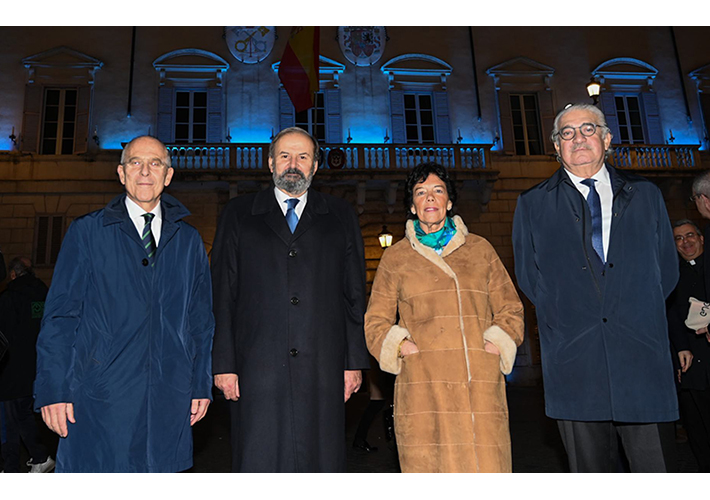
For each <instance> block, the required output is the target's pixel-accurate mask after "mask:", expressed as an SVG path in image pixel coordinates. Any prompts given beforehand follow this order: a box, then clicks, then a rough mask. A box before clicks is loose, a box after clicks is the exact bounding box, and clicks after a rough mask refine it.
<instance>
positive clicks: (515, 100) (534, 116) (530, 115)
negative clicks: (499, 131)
mask: <svg viewBox="0 0 710 500" xmlns="http://www.w3.org/2000/svg"><path fill="white" fill-rule="evenodd" d="M509 97H510V112H511V119H512V122H513V140H514V142H515V154H516V155H541V154H545V151H544V148H543V145H542V133H541V128H540V111H539V108H538V105H537V95H536V94H510V96H509Z"/></svg>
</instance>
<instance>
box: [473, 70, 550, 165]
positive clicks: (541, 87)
mask: <svg viewBox="0 0 710 500" xmlns="http://www.w3.org/2000/svg"><path fill="white" fill-rule="evenodd" d="M486 72H487V73H488V74H489V75H490V76H491V77H493V82H494V84H495V89H496V97H497V99H498V101H497V102H498V106H497V107H498V118H499V125H500V131H499V132H498V134H497V138H496V139H500V146H501V147H502V150H503V151H504V152H505V153H507V154H511V155H521V156H529V155H547V154H553V153H554V152H555V149H554V145H553V143H552V141H550V140H549V139H548V138H549V137H550V134H551V133H552V127H553V122H554V118H555V110H554V102H553V98H552V86H551V79H552V77H553V75H554V74H555V70H554V68H551V67H550V66H546V65H544V64H542V63H540V62H537V61H533V60H532V59H528V58H527V57H516V58H514V59H511V60H509V61H505V62H503V63H500V64H498V65H496V66H493V67H491V68H489V69H488V70H487V71H486ZM496 142H497V141H496Z"/></svg>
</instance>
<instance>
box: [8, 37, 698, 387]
mask: <svg viewBox="0 0 710 500" xmlns="http://www.w3.org/2000/svg"><path fill="white" fill-rule="evenodd" d="M290 32H291V27H270V26H266V27H263V26H262V27H137V28H132V27H80V28H72V27H54V28H52V27H41V28H40V27H36V28H33V27H12V28H3V29H2V30H0V47H1V48H0V88H1V89H2V90H1V91H0V92H1V93H0V96H1V98H0V248H2V250H3V252H4V253H5V254H6V255H7V256H9V257H10V258H11V256H14V255H29V256H32V258H33V259H34V261H35V262H36V265H37V269H38V275H39V276H40V277H41V278H43V279H45V280H47V281H51V275H52V270H53V264H54V262H55V261H56V256H57V253H58V251H59V247H60V244H61V239H62V236H63V234H64V232H65V231H66V229H67V227H68V226H69V224H70V223H71V221H72V219H73V218H75V217H77V216H79V215H82V214H84V213H87V212H89V211H92V210H96V209H99V208H102V207H103V206H104V205H105V204H106V203H107V202H108V201H109V200H110V199H111V198H113V197H114V196H115V195H116V194H117V193H120V192H121V191H122V186H121V185H120V183H119V182H118V179H117V175H116V167H117V164H118V161H119V158H120V150H121V147H122V146H121V145H122V144H124V143H126V142H127V141H129V140H130V139H131V138H133V137H135V136H137V135H142V134H150V135H154V136H156V137H158V138H160V139H161V140H163V141H164V142H165V143H166V144H168V146H169V149H170V151H171V155H172V161H173V166H174V167H175V168H176V174H175V177H174V180H173V183H172V185H171V186H170V187H169V192H171V193H172V194H174V195H175V196H177V197H178V198H179V199H180V200H181V201H183V202H184V203H185V204H186V206H187V207H188V209H190V210H191V212H192V214H193V215H191V216H190V217H189V219H188V220H189V222H190V223H192V224H193V225H195V226H196V227H197V228H198V229H199V231H200V233H201V235H202V238H203V240H204V242H205V247H206V248H207V250H208V251H209V250H210V249H211V245H212V240H213V238H214V233H215V229H216V224H217V217H218V215H219V213H220V211H221V209H222V207H223V206H224V204H225V203H226V202H227V201H228V200H229V198H230V197H233V196H236V195H238V194H241V193H246V192H251V191H254V190H258V189H261V188H263V187H264V186H267V185H268V183H269V182H270V174H269V171H268V168H267V163H266V161H267V151H268V149H267V147H268V143H269V141H270V139H271V137H273V135H275V134H276V133H277V132H278V131H279V130H280V129H282V128H284V127H287V126H294V125H296V126H300V127H303V128H306V129H307V130H309V131H310V132H312V133H314V134H315V135H316V136H317V137H318V138H319V140H320V142H321V145H322V161H321V169H320V170H319V172H318V174H317V175H316V177H315V180H314V185H315V186H316V187H317V188H318V189H322V190H326V191H329V192H331V193H334V194H337V195H339V196H342V197H344V198H346V199H348V200H349V201H351V202H352V204H353V206H355V207H356V208H357V210H358V213H359V214H360V223H361V227H362V232H363V236H364V238H365V244H366V258H367V269H368V271H367V272H368V276H367V278H368V283H371V282H372V279H373V277H374V274H375V271H376V269H377V264H378V262H379V258H380V256H381V254H382V249H381V248H380V246H379V242H378V239H377V236H378V234H379V233H380V232H381V231H382V227H383V225H386V226H387V228H388V229H389V230H390V231H391V232H392V233H393V234H394V238H395V241H396V240H397V239H399V238H401V237H403V234H404V221H405V210H404V207H403V206H402V198H403V191H402V187H403V180H404V179H405V177H406V174H407V171H408V169H409V168H411V167H413V166H414V165H416V164H418V163H419V162H421V161H438V162H440V163H442V164H444V165H445V166H446V167H447V168H450V169H451V170H452V172H453V175H454V176H455V179H456V182H457V186H458V189H459V193H460V200H459V203H458V207H457V211H458V213H460V214H461V215H462V217H463V219H464V220H465V222H466V223H467V225H468V227H469V229H470V230H471V231H473V232H475V233H477V234H480V235H482V236H484V237H485V238H487V239H488V240H489V241H490V242H491V243H492V244H493V245H494V246H495V248H496V250H497V251H498V253H499V254H500V256H501V259H502V260H503V262H504V263H505V265H506V267H507V268H508V269H509V271H510V272H511V275H512V274H513V273H512V270H513V252H512V244H511V239H510V236H511V232H512V220H513V211H514V209H515V203H516V199H517V196H518V195H519V194H520V192H522V191H523V190H525V189H527V188H529V187H531V186H533V185H534V184H536V183H538V182H540V181H541V180H543V179H545V178H547V177H549V176H550V175H551V174H552V173H553V172H554V171H555V170H556V169H557V168H558V166H559V164H558V163H557V162H556V160H555V157H554V148H553V146H552V143H551V141H550V138H549V136H550V132H551V129H552V121H553V119H554V116H555V114H556V113H557V112H558V111H559V110H560V109H562V108H563V107H564V105H565V104H566V103H569V102H591V100H590V98H589V97H588V95H587V91H586V86H587V84H588V83H589V82H590V81H591V80H594V81H596V82H598V83H599V84H600V86H601V94H600V96H599V106H600V108H601V109H602V110H603V111H604V113H605V115H606V117H607V122H608V124H609V126H610V128H611V130H612V134H613V135H614V141H613V146H614V148H615V151H614V154H613V156H612V159H611V162H612V163H613V164H614V165H616V166H618V167H620V168H625V169H631V170H635V171H638V173H641V174H642V175H646V176H648V177H649V178H651V179H652V180H653V181H654V182H656V183H657V184H658V185H659V186H660V187H661V189H662V192H663V194H664V196H665V199H666V203H667V206H668V210H669V213H670V215H671V218H672V219H679V218H685V217H687V218H690V219H694V220H696V221H699V214H697V212H696V211H695V208H694V205H693V204H692V203H690V202H689V201H688V196H689V194H690V183H691V182H692V178H693V177H694V175H696V174H697V173H698V172H699V171H700V170H701V169H703V168H707V165H710V163H709V161H710V159H709V158H708V155H707V152H706V151H707V150H708V148H709V147H710V138H709V137H708V129H710V56H709V55H708V54H707V53H706V52H705V51H702V50H697V47H702V46H703V43H704V42H705V41H706V40H707V39H708V37H709V36H710V28H695V27H679V28H670V27H628V28H624V27H613V28H604V27H596V28H595V27H586V28H585V27H583V28H570V27H551V28H545V27H513V28H500V27H383V26H380V27H344V26H341V27H333V26H331V27H321V35H320V38H321V51H320V52H321V55H320V92H319V93H318V95H317V99H316V107H315V108H313V109H311V110H308V111H306V112H302V113H295V112H294V109H293V106H292V105H291V103H290V101H289V99H288V96H287V94H286V92H285V91H284V89H283V87H282V85H281V83H280V81H279V78H278V75H277V71H278V67H279V63H280V59H281V56H282V54H283V51H284V47H285V46H286V42H287V40H288V37H289V33H290ZM704 165H705V166H704ZM699 222H700V221H699ZM526 306H528V307H527V308H526V309H527V313H526V315H527V319H528V323H527V324H528V340H526V342H525V344H524V345H523V346H522V347H521V350H520V355H519V358H518V362H517V368H516V370H515V371H514V373H513V377H511V381H518V382H530V381H535V380H537V379H538V378H539V351H538V348H537V342H536V326H535V325H536V324H535V316H534V310H533V308H532V307H531V305H530V304H529V302H527V301H526Z"/></svg>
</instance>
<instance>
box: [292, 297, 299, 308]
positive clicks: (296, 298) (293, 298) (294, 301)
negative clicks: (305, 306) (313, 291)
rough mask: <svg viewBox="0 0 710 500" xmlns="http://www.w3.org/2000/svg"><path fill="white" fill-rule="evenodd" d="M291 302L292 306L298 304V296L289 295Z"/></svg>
mask: <svg viewBox="0 0 710 500" xmlns="http://www.w3.org/2000/svg"><path fill="white" fill-rule="evenodd" d="M291 304H293V305H294V306H295V305H296V304H298V297H291Z"/></svg>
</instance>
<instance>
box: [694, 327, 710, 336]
mask: <svg viewBox="0 0 710 500" xmlns="http://www.w3.org/2000/svg"><path fill="white" fill-rule="evenodd" d="M695 334H696V335H703V334H705V335H707V334H708V327H707V326H704V327H702V328H701V329H700V330H695Z"/></svg>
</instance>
